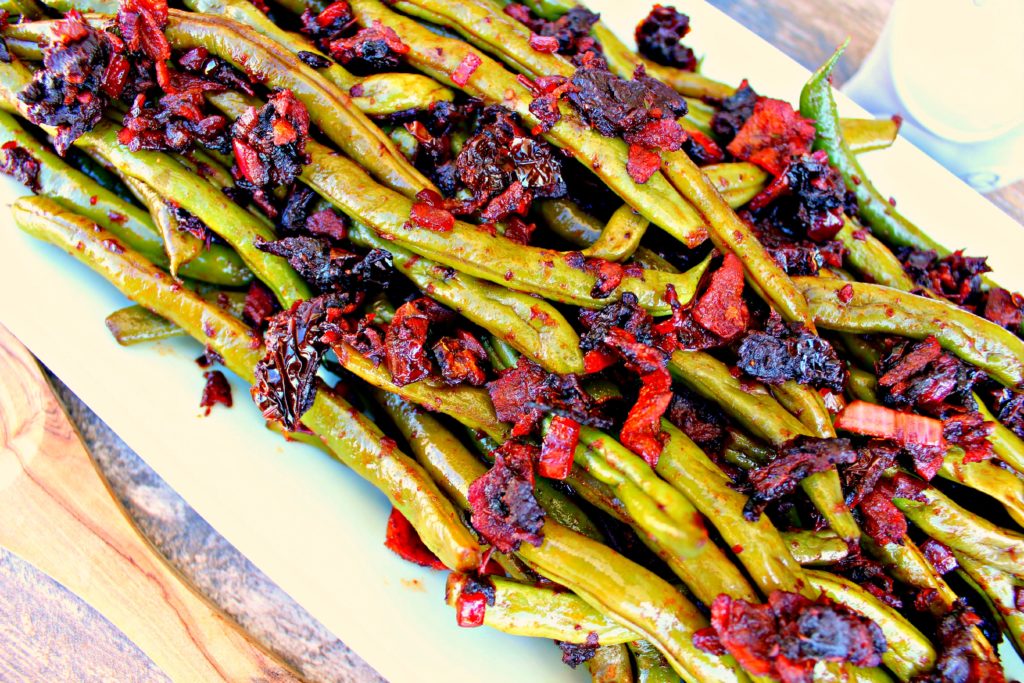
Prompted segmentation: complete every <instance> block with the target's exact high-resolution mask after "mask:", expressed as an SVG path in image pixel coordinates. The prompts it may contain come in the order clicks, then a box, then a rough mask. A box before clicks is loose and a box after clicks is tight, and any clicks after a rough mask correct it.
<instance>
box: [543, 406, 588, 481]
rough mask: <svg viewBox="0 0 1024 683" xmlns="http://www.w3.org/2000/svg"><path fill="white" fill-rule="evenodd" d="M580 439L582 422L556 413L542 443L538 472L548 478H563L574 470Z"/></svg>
mask: <svg viewBox="0 0 1024 683" xmlns="http://www.w3.org/2000/svg"><path fill="white" fill-rule="evenodd" d="M579 440H580V423H579V422H577V421H576V420H573V419H572V418H568V417H563V416H561V415H556V416H554V417H553V418H551V424H550V426H548V431H547V433H546V434H545V435H544V442H543V443H542V444H541V449H540V460H539V461H538V463H537V473H538V474H540V476H542V477H547V478H548V479H558V480H562V479H565V478H566V477H568V476H569V473H570V472H571V471H572V463H573V458H574V457H575V455H576V445H577V444H578V443H579Z"/></svg>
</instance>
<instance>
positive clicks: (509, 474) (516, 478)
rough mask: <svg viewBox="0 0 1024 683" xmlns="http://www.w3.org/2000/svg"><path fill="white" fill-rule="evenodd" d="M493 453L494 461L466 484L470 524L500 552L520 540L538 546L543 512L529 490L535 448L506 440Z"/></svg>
mask: <svg viewBox="0 0 1024 683" xmlns="http://www.w3.org/2000/svg"><path fill="white" fill-rule="evenodd" d="M493 455H494V465H493V466H492V467H491V469H490V470H488V471H487V473H486V474H485V475H483V476H482V477H480V478H479V479H477V480H476V481H474V482H473V483H472V484H471V485H470V487H469V504H470V507H471V509H472V511H473V514H472V516H471V518H470V521H471V522H472V524H473V528H475V529H476V530H477V531H478V532H479V533H480V535H481V536H483V537H484V539H485V540H486V541H487V542H488V543H490V544H491V545H493V546H494V547H495V548H497V549H498V550H499V551H501V552H504V553H509V552H513V551H515V550H518V549H519V546H520V544H522V543H523V542H524V541H525V542H526V543H529V544H530V545H533V546H535V547H539V546H540V544H541V543H542V542H543V536H542V534H541V531H542V529H543V527H544V517H545V515H544V510H543V509H542V508H541V507H540V505H539V504H538V503H537V498H536V497H535V496H534V492H533V463H534V461H535V460H536V459H537V455H538V453H537V448H536V447H534V446H530V445H527V444H522V443H519V442H517V441H506V442H505V443H504V444H503V445H502V446H501V447H500V448H498V449H497V450H495V451H494V453H493Z"/></svg>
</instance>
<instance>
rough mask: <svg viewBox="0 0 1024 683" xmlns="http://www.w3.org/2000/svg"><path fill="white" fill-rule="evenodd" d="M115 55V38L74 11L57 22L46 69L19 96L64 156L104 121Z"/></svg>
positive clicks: (48, 46) (47, 49)
mask: <svg viewBox="0 0 1024 683" xmlns="http://www.w3.org/2000/svg"><path fill="white" fill-rule="evenodd" d="M114 52H115V48H114V43H113V41H112V39H111V37H110V36H109V35H108V34H106V33H104V32H101V31H97V30H95V29H93V28H91V27H90V26H89V24H87V23H86V22H85V21H84V20H83V19H82V15H81V14H80V13H79V12H77V11H75V10H72V11H70V12H68V13H67V14H66V15H65V17H64V19H62V20H60V21H56V22H54V25H53V30H52V36H51V38H50V40H49V42H48V43H47V44H46V46H45V50H44V54H43V66H44V67H45V68H43V69H40V70H38V71H36V72H35V74H34V75H33V77H32V82H31V83H29V84H28V85H27V86H26V87H25V89H24V90H22V91H21V92H20V93H18V99H19V100H21V101H22V102H24V103H25V104H26V105H28V119H29V120H30V121H31V122H32V123H36V124H45V125H48V126H55V127H56V128H57V135H56V137H55V139H54V147H55V148H56V150H57V153H58V154H60V155H61V156H63V155H64V153H65V152H66V151H67V149H68V147H70V146H71V143H72V142H74V141H75V140H77V139H78V138H79V136H81V135H82V134H83V133H85V132H87V131H90V130H92V129H93V127H94V126H95V125H96V124H97V123H99V121H100V119H101V118H103V110H104V109H105V108H106V106H107V103H108V100H107V95H106V93H105V92H104V91H103V82H104V76H105V73H106V70H107V66H108V64H109V62H110V59H111V55H112V54H113V53H114Z"/></svg>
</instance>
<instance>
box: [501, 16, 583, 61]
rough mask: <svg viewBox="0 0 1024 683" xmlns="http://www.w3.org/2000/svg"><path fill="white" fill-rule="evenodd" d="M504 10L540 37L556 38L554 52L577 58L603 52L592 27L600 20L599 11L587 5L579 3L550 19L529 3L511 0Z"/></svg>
mask: <svg viewBox="0 0 1024 683" xmlns="http://www.w3.org/2000/svg"><path fill="white" fill-rule="evenodd" d="M505 14H507V15H508V16H510V17H512V18H513V19H515V20H516V21H518V22H519V23H521V24H524V25H525V26H526V27H527V28H529V29H530V31H531V32H532V33H533V34H535V35H536V36H537V37H543V38H552V39H554V41H555V50H553V52H554V51H557V52H558V53H559V54H561V55H565V56H567V57H571V58H573V59H574V61H576V60H578V58H579V57H580V56H581V55H583V54H587V53H591V52H596V53H600V52H601V46H600V44H598V42H597V41H596V40H594V39H593V38H592V37H591V35H590V28H591V27H592V26H593V25H594V24H595V23H596V22H597V20H598V15H597V14H594V13H593V12H591V11H590V10H588V9H586V8H585V7H581V6H579V5H576V6H574V7H573V8H572V9H570V10H569V11H568V12H566V13H565V14H563V15H561V16H560V17H558V19H555V20H554V21H547V20H546V19H542V18H540V17H538V16H537V15H535V14H534V13H533V12H531V11H530V9H529V8H528V7H527V6H526V5H523V4H520V3H518V2H512V3H509V4H508V5H507V6H506V7H505ZM534 49H539V48H534Z"/></svg>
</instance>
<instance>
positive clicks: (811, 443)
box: [743, 436, 857, 522]
mask: <svg viewBox="0 0 1024 683" xmlns="http://www.w3.org/2000/svg"><path fill="white" fill-rule="evenodd" d="M856 460H857V451H855V450H854V449H853V447H852V446H851V444H850V441H849V439H835V438H833V439H817V438H812V437H805V436H802V437H797V439H796V440H794V441H793V442H792V443H790V444H788V445H787V446H785V447H784V448H783V449H782V450H781V452H780V453H779V456H778V457H777V458H776V459H774V460H772V461H771V462H770V463H769V464H767V465H765V466H763V467H757V468H755V469H753V470H750V471H749V472H748V473H747V476H748V480H749V482H750V484H751V486H752V487H753V489H754V493H753V495H752V496H751V497H750V498H749V499H748V500H747V504H746V506H744V508H743V516H744V517H746V518H747V520H749V521H751V522H753V521H756V520H757V518H758V517H759V516H760V514H761V512H763V511H764V508H765V507H766V506H767V505H768V503H769V502H771V501H773V500H778V499H780V498H782V497H783V496H786V495H788V494H790V493H792V492H793V491H795V490H796V487H797V486H798V485H799V483H800V482H801V481H803V480H804V479H806V478H807V477H809V476H811V475H812V474H815V473H817V472H824V471H826V470H828V469H830V468H832V467H833V466H835V465H848V464H850V463H853V462H855V461H856Z"/></svg>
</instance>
